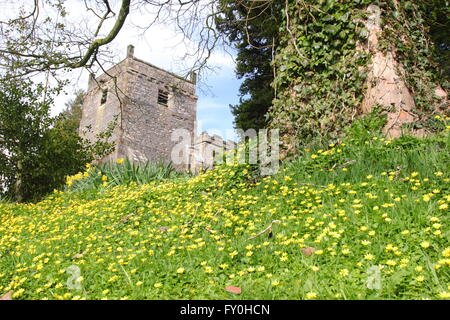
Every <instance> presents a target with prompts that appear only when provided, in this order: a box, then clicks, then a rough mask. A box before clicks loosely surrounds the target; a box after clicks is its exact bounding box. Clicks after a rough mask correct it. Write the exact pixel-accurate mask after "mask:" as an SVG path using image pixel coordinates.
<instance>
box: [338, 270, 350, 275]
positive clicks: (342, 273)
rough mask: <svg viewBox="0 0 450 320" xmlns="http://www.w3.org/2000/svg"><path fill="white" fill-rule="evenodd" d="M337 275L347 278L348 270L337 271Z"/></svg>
mask: <svg viewBox="0 0 450 320" xmlns="http://www.w3.org/2000/svg"><path fill="white" fill-rule="evenodd" d="M339 274H340V275H341V276H343V277H346V276H348V274H349V271H348V269H342V270H340V271H339Z"/></svg>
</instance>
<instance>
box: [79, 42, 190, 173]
mask: <svg viewBox="0 0 450 320" xmlns="http://www.w3.org/2000/svg"><path fill="white" fill-rule="evenodd" d="M133 51H134V50H133V47H132V46H129V47H128V51H127V57H126V59H124V60H122V61H121V62H120V63H118V64H117V65H116V66H114V67H113V68H111V69H109V70H107V71H106V73H105V74H103V75H101V76H99V77H97V78H96V79H93V78H91V79H90V81H89V87H88V90H87V94H86V97H85V100H84V103H83V114H82V119H81V123H80V129H81V132H82V133H81V134H82V135H83V136H84V137H86V138H88V139H90V140H93V139H95V135H96V134H98V133H100V132H101V131H104V130H105V129H106V128H107V126H108V124H109V123H110V122H111V121H113V120H114V118H115V117H117V125H116V127H115V130H114V134H113V136H112V138H111V140H112V141H114V142H116V150H115V151H114V152H113V153H112V154H111V155H109V156H108V157H106V158H105V159H103V161H109V160H114V159H117V158H129V159H130V160H132V161H137V162H145V161H148V160H150V161H170V160H171V159H170V155H171V150H172V148H173V146H174V145H175V144H176V143H178V142H177V141H172V140H171V134H172V132H173V131H174V130H176V129H185V130H187V132H189V133H190V135H191V137H192V138H194V133H195V130H196V127H195V120H196V112H197V110H196V108H197V96H196V93H195V90H196V83H195V76H191V79H190V80H187V79H184V78H181V77H179V76H177V75H175V74H172V73H170V72H167V71H164V70H162V69H160V68H158V67H155V66H153V65H151V64H149V63H147V62H145V61H142V60H139V59H137V58H135V57H134V54H133ZM105 91H107V96H106V102H104V103H102V97H104V93H105ZM158 92H164V93H166V94H167V98H168V99H167V103H166V104H161V103H158ZM88 127H90V128H91V129H90V131H89V132H87V130H86V129H87V128H88ZM188 147H189V146H186V148H188ZM181 169H186V165H182V166H181Z"/></svg>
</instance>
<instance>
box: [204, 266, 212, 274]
mask: <svg viewBox="0 0 450 320" xmlns="http://www.w3.org/2000/svg"><path fill="white" fill-rule="evenodd" d="M205 272H206V273H212V272H213V268H211V267H210V266H206V267H205Z"/></svg>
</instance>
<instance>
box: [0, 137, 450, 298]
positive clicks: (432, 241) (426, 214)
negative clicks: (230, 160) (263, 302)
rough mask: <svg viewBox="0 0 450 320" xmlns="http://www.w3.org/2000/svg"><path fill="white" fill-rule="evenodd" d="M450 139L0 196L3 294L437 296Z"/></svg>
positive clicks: (443, 286) (445, 236) (442, 278)
mask: <svg viewBox="0 0 450 320" xmlns="http://www.w3.org/2000/svg"><path fill="white" fill-rule="evenodd" d="M449 146H450V143H449V134H448V132H447V133H446V134H444V135H441V136H439V137H437V138H434V139H431V140H428V141H426V140H417V139H413V138H408V137H405V138H403V139H400V140H396V141H394V142H386V141H384V140H382V139H379V138H377V137H372V136H368V135H367V136H365V137H362V136H361V135H359V138H358V139H350V138H349V139H347V140H345V141H344V143H343V144H339V145H336V146H332V147H327V148H323V151H320V150H314V151H305V153H304V154H303V155H301V156H300V157H299V158H298V159H296V160H294V161H292V162H290V163H289V164H288V165H287V166H286V167H285V168H283V169H282V170H281V171H280V173H279V174H278V175H276V176H273V177H265V178H263V179H260V180H258V182H255V181H256V180H255V179H254V174H255V173H254V172H253V171H252V170H251V168H250V167H249V166H246V165H240V166H228V167H221V168H217V169H216V170H213V171H209V172H207V173H205V174H202V175H199V176H196V177H191V178H189V177H175V178H171V179H167V180H163V181H159V182H151V183H149V184H139V185H138V184H131V185H118V186H115V187H112V186H111V185H108V182H107V183H106V184H105V186H103V185H99V186H97V187H95V188H94V187H92V188H90V189H84V191H70V190H69V191H66V192H57V193H55V194H53V195H52V196H50V197H48V198H47V199H46V200H45V201H42V202H40V203H38V204H21V205H16V204H6V203H0V210H1V214H0V296H1V295H2V294H3V293H6V292H8V291H10V290H12V291H13V292H14V295H13V296H14V299H42V298H48V299H79V298H87V299H100V298H108V299H119V298H128V299H228V298H233V299H241V298H242V299H308V298H311V299H312V298H317V299H336V298H340V299H372V298H375V299H415V298H418V299H421V298H431V299H439V298H446V297H447V298H448V296H449V292H450V288H449V286H450V272H449V266H450V245H449V238H450V231H449V228H448V225H449V202H450V191H449V188H450V175H449V170H448V169H449V168H448V166H449V162H450V155H449ZM119 166H120V165H119ZM330 169H331V170H330ZM89 174H90V175H91V176H94V175H96V174H97V172H94V171H92V172H90V173H89ZM85 179H88V178H85ZM82 181H83V180H82ZM273 220H280V221H281V222H280V223H279V224H274V225H273V232H272V234H271V235H272V236H271V237H269V233H264V234H262V235H260V236H258V237H256V238H254V239H252V240H248V238H249V237H252V236H254V235H256V234H257V233H258V232H260V231H262V230H264V229H265V228H266V227H267V226H269V225H270V223H271V221H273ZM305 247H314V248H315V249H316V250H317V251H315V253H314V254H312V255H311V256H307V255H305V254H304V253H303V252H302V249H301V248H305ZM70 266H78V267H79V269H80V273H81V274H80V275H78V274H77V273H76V272H75V271H73V270H76V269H73V267H72V268H69V270H67V268H68V267H70ZM373 266H378V268H375V269H374V268H371V267H373ZM377 270H380V272H379V274H380V280H381V281H380V283H377V280H376V277H377V273H378V271H377ZM79 276H80V277H81V278H79ZM370 279H372V280H370ZM368 280H369V281H368ZM77 281H78V282H77ZM368 282H369V283H368ZM67 283H69V284H71V285H74V286H75V287H78V288H80V289H79V290H78V289H70V288H68V287H67ZM77 283H78V284H79V285H77ZM378 284H381V288H379V289H376V287H377V285H378ZM228 285H233V286H238V287H240V288H242V294H240V295H233V294H231V293H229V292H227V291H225V290H224V288H225V287H226V286H228ZM369 287H370V288H371V289H370V288H369ZM374 287H375V288H374Z"/></svg>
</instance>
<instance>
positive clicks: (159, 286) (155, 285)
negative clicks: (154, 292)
mask: <svg viewBox="0 0 450 320" xmlns="http://www.w3.org/2000/svg"><path fill="white" fill-rule="evenodd" d="M153 286H154V287H155V288H161V287H162V283H160V282H157V283H155V284H154V285H153Z"/></svg>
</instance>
